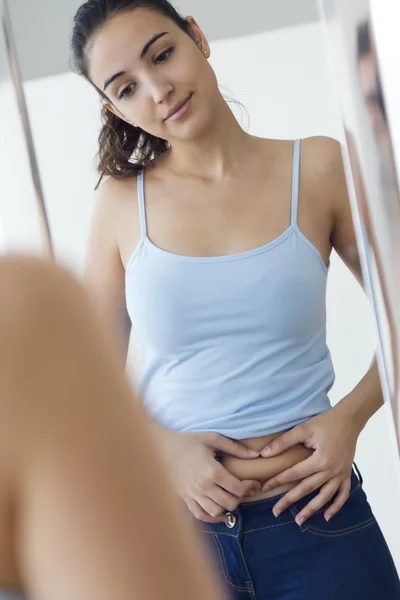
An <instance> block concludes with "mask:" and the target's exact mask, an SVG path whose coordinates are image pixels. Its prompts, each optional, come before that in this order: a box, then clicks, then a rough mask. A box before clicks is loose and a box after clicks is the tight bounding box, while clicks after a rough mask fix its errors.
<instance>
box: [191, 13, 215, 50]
mask: <svg viewBox="0 0 400 600" xmlns="http://www.w3.org/2000/svg"><path fill="white" fill-rule="evenodd" d="M186 21H187V22H188V23H189V25H190V29H191V32H192V37H193V40H194V41H195V42H196V44H197V45H198V47H199V48H200V50H201V52H202V53H203V54H204V56H205V57H206V58H210V54H211V50H210V46H209V44H208V41H207V38H206V36H205V35H204V33H203V32H202V30H201V29H200V27H199V25H198V23H197V21H196V19H195V18H194V17H186Z"/></svg>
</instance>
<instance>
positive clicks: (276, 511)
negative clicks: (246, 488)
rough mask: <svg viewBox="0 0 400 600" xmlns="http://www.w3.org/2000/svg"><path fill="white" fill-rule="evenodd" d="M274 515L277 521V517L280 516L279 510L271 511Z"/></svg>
mask: <svg viewBox="0 0 400 600" xmlns="http://www.w3.org/2000/svg"><path fill="white" fill-rule="evenodd" d="M272 512H273V513H274V517H275V518H276V519H277V518H278V517H279V515H280V514H281V513H280V511H279V510H273V511H272Z"/></svg>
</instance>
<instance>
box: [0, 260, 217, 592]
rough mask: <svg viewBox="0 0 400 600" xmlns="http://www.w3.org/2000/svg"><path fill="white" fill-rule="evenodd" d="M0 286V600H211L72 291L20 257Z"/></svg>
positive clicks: (125, 399) (188, 537) (47, 267)
mask: <svg viewBox="0 0 400 600" xmlns="http://www.w3.org/2000/svg"><path fill="white" fill-rule="evenodd" d="M0 286H1V289H2V293H1V297H0V334H1V335H0V389H1V393H0V599H1V600H12V599H16V598H20V596H19V595H18V592H19V590H24V592H25V594H26V595H27V596H28V597H29V598H35V599H37V600H50V599H51V600H53V599H57V600H66V599H67V598H68V599H71V598H74V600H87V599H88V598H96V600H102V599H104V600H109V599H110V598H118V599H119V600H128V599H129V600H131V599H132V598H148V599H149V600H150V599H152V600H153V599H154V600H166V599H167V598H168V600H176V599H177V598H178V599H179V600H186V599H187V598H195V599H196V600H209V599H210V598H212V600H220V599H221V598H222V595H221V593H220V591H221V590H220V589H219V587H218V586H216V579H215V580H214V581H213V579H212V573H211V572H209V571H207V570H206V566H207V565H206V564H205V561H204V558H203V557H202V556H201V553H200V551H199V550H198V548H197V545H196V540H195V539H194V537H193V532H190V531H188V528H187V527H185V524H184V523H183V522H182V516H180V514H179V513H180V511H179V506H177V503H176V499H175V498H174V495H173V493H172V490H170V489H169V485H168V483H167V479H166V477H165V475H164V473H163V472H162V471H161V469H160V464H159V463H160V460H159V458H158V457H157V456H156V455H155V453H154V450H153V444H152V443H151V441H150V439H149V438H150V436H149V433H148V431H147V427H146V424H145V420H144V418H143V414H142V411H141V410H140V407H139V405H138V403H136V402H134V400H133V398H132V394H131V392H130V390H129V387H128V385H127V383H126V382H125V381H124V378H123V376H122V373H121V368H120V366H119V362H118V360H116V359H115V356H114V354H113V349H112V348H110V338H109V336H108V335H107V333H106V331H104V329H103V330H102V329H101V328H100V327H99V325H98V323H97V321H96V320H95V319H94V318H93V314H92V313H93V310H92V306H91V305H90V303H89V302H88V300H87V298H86V296H85V294H84V293H83V291H82V290H81V288H80V286H78V285H77V283H76V282H75V281H74V280H73V279H72V278H71V277H70V276H69V275H68V274H67V273H65V272H64V271H62V270H61V269H59V268H57V267H55V266H54V265H53V264H52V263H48V262H42V261H37V260H31V259H21V258H13V259H11V258H10V259H7V260H4V259H3V260H2V261H1V263H0ZM110 396H111V397H112V398H113V404H112V405H111V404H110V402H109V398H110ZM132 456H136V457H137V460H134V461H132ZM142 457H145V459H144V460H143V458H142ZM155 574H156V576H155ZM210 577H211V579H210ZM6 590H16V592H15V595H14V593H13V592H11V591H10V592H7V591H6Z"/></svg>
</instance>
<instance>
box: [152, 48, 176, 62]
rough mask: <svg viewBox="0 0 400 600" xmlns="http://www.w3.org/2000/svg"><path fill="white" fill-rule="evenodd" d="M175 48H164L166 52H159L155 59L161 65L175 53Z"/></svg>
mask: <svg viewBox="0 0 400 600" xmlns="http://www.w3.org/2000/svg"><path fill="white" fill-rule="evenodd" d="M173 51H174V49H173V48H168V50H164V52H162V53H161V54H159V55H158V56H157V58H156V59H155V60H154V62H155V64H156V65H160V64H161V63H163V62H166V61H167V60H168V59H169V57H170V56H171V54H172V53H173Z"/></svg>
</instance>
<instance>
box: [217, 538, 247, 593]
mask: <svg viewBox="0 0 400 600" xmlns="http://www.w3.org/2000/svg"><path fill="white" fill-rule="evenodd" d="M213 539H214V542H216V546H217V550H218V555H219V559H220V562H221V566H222V572H223V574H224V577H225V579H226V581H227V582H228V584H229V585H230V586H232V587H233V588H234V589H235V590H237V591H238V592H247V591H248V589H247V587H239V586H238V585H235V584H234V583H233V582H232V581H231V578H230V575H229V571H228V567H227V564H226V561H225V555H224V551H223V548H222V545H221V542H220V541H219V539H218V536H217V534H215V533H214V534H213Z"/></svg>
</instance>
